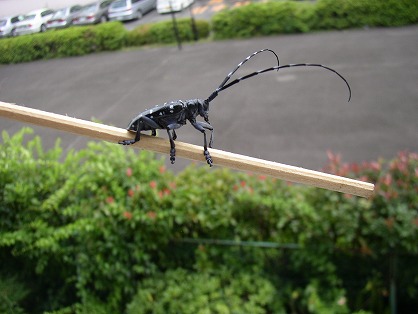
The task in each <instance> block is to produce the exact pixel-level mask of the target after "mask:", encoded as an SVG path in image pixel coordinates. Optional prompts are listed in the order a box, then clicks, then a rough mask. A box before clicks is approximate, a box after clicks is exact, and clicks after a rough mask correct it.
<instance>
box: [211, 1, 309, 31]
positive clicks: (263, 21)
mask: <svg viewBox="0 0 418 314" xmlns="http://www.w3.org/2000/svg"><path fill="white" fill-rule="evenodd" d="M313 6H314V5H313V4H311V3H295V2H291V1H282V2H268V3H252V4H249V5H247V6H243V7H239V8H236V9H233V10H225V11H222V12H220V13H218V14H216V15H214V16H213V17H212V29H213V31H214V33H215V38H217V39H224V38H234V37H253V36H261V35H263V36H264V35H273V34H280V33H301V32H307V31H309V30H310V25H309V20H310V19H311V15H312V14H313V12H314V11H313V9H312V8H313Z"/></svg>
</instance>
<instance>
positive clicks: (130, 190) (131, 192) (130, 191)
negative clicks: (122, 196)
mask: <svg viewBox="0 0 418 314" xmlns="http://www.w3.org/2000/svg"><path fill="white" fill-rule="evenodd" d="M134 195H135V191H134V190H132V189H129V190H128V196H129V197H133V196H134Z"/></svg>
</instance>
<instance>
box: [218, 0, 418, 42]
mask: <svg viewBox="0 0 418 314" xmlns="http://www.w3.org/2000/svg"><path fill="white" fill-rule="evenodd" d="M417 22H418V2H417V1H416V0H318V1H316V2H294V1H277V2H267V3H254V4H251V5H248V6H244V7H239V8H236V9H233V10H225V11H222V12H220V13H218V14H216V15H214V16H213V17H212V28H213V31H214V35H215V38H219V39H224V38H235V37H252V36H260V35H263V36H265V35H272V34H281V33H300V32H308V31H313V30H321V29H326V30H332V29H345V28H353V27H364V26H371V27H373V26H400V25H408V24H414V23H417Z"/></svg>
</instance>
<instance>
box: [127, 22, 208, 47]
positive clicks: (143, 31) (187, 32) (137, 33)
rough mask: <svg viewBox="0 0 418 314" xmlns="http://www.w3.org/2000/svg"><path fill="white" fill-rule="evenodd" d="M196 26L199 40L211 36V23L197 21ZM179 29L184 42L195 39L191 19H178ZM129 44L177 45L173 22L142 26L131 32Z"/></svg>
mask: <svg viewBox="0 0 418 314" xmlns="http://www.w3.org/2000/svg"><path fill="white" fill-rule="evenodd" d="M195 25H196V30H197V35H198V38H199V39H202V38H207V37H208V36H209V22H207V21H203V20H196V21H195ZM177 29H178V32H179V36H180V40H181V41H182V42H185V41H192V40H194V39H195V38H194V37H195V34H194V33H193V27H192V21H191V19H189V18H184V19H178V20H177ZM127 42H128V46H141V45H149V44H167V43H175V42H176V37H175V33H174V29H173V22H172V21H171V20H168V21H163V22H157V23H153V24H144V25H141V26H139V27H137V28H135V29H134V30H132V31H131V32H129V34H128V39H127Z"/></svg>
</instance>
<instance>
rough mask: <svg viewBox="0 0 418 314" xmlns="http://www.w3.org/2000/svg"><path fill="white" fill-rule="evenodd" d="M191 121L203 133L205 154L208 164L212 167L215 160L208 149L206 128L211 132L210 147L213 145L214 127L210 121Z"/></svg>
mask: <svg viewBox="0 0 418 314" xmlns="http://www.w3.org/2000/svg"><path fill="white" fill-rule="evenodd" d="M190 123H191V124H192V125H193V126H194V127H195V129H196V130H198V131H200V132H202V133H203V155H205V158H206V162H207V163H208V165H209V166H210V167H212V166H213V160H212V157H211V156H210V153H209V151H208V143H207V139H206V131H205V129H207V130H209V131H210V132H211V133H210V140H209V147H212V141H213V127H212V126H211V125H210V124H209V123H206V122H202V121H190Z"/></svg>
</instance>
